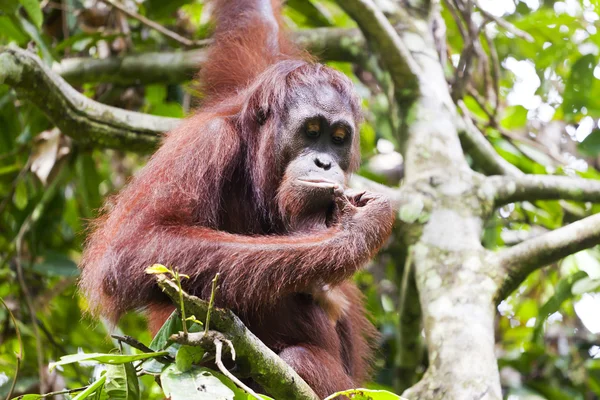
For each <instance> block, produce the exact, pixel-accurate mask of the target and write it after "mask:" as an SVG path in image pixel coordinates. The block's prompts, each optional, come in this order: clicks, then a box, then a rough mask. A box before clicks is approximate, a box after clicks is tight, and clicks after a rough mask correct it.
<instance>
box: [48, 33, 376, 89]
mask: <svg viewBox="0 0 600 400" xmlns="http://www.w3.org/2000/svg"><path fill="white" fill-rule="evenodd" d="M292 36H293V38H294V40H295V41H296V43H298V45H299V46H301V47H303V48H306V49H307V50H308V51H309V52H310V53H311V54H315V55H317V56H318V57H320V58H321V59H322V60H324V61H343V62H358V61H360V57H362V55H363V54H364V47H365V38H364V37H363V35H362V34H361V32H360V30H358V29H343V28H317V29H307V30H302V31H297V32H294V33H293V35H292ZM206 56H207V54H206V50H205V49H194V50H188V51H171V52H152V53H139V54H131V55H126V56H124V57H108V58H103V59H95V58H87V57H74V58H67V59H64V60H62V61H61V62H60V63H57V64H54V65H53V66H52V69H53V70H54V71H55V72H56V73H58V74H59V75H61V76H62V77H63V78H64V79H65V80H67V81H68V82H70V83H72V84H81V83H94V82H108V83H117V84H120V85H130V84H149V83H163V84H164V83H179V82H184V81H188V80H190V79H192V78H193V77H194V75H195V74H196V73H197V72H198V69H199V68H201V66H202V64H203V63H204V62H205V61H206Z"/></svg>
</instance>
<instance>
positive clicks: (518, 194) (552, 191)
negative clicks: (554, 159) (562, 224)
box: [487, 175, 600, 206]
mask: <svg viewBox="0 0 600 400" xmlns="http://www.w3.org/2000/svg"><path fill="white" fill-rule="evenodd" d="M487 181H488V183H489V184H490V185H492V187H493V188H494V190H495V205H496V206H502V205H505V204H508V203H514V202H517V201H536V200H558V199H562V200H574V201H591V202H595V203H597V202H600V181H597V180H592V179H581V178H572V177H569V176H552V175H523V176H517V177H506V176H492V177H489V178H487Z"/></svg>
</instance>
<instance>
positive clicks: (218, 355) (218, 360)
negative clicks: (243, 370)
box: [215, 339, 262, 400]
mask: <svg viewBox="0 0 600 400" xmlns="http://www.w3.org/2000/svg"><path fill="white" fill-rule="evenodd" d="M229 346H230V347H231V348H233V345H232V344H231V342H229ZM215 350H216V351H215V353H216V355H215V363H216V364H217V367H218V368H219V371H221V373H222V374H223V375H225V376H226V377H228V378H229V379H231V380H232V381H233V383H235V384H236V385H238V386H239V387H241V388H242V389H244V390H245V391H246V392H247V393H248V394H249V395H250V396H252V397H254V398H255V399H257V400H262V399H261V398H260V397H259V396H258V394H256V392H255V391H254V390H252V389H250V388H249V387H248V386H246V385H245V384H244V383H243V382H242V381H240V380H239V379H238V378H237V377H236V376H235V375H233V374H232V373H231V372H229V370H228V369H227V368H225V365H223V360H222V359H221V353H222V350H223V342H221V341H220V340H219V339H215ZM232 354H235V353H232ZM234 359H235V356H234Z"/></svg>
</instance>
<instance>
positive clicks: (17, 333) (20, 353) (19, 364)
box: [0, 297, 23, 400]
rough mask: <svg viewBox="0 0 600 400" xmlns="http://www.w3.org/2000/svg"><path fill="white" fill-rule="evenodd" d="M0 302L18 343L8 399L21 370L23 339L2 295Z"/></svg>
mask: <svg viewBox="0 0 600 400" xmlns="http://www.w3.org/2000/svg"><path fill="white" fill-rule="evenodd" d="M0 303H2V305H3V306H4V308H6V311H7V312H8V317H9V318H10V319H11V320H12V323H13V325H14V327H15V332H16V335H17V343H19V351H18V352H17V353H16V354H15V356H16V357H17V361H16V364H17V365H16V368H15V376H13V380H12V383H11V384H10V388H9V389H8V393H7V394H6V400H9V399H10V398H11V397H12V393H13V391H14V390H15V385H16V384H17V378H18V376H19V371H20V370H21V361H22V360H23V340H22V339H21V331H20V330H19V325H18V324H17V319H16V318H15V316H14V314H13V313H12V311H11V310H10V308H8V305H7V304H6V303H5V302H4V300H2V297H0Z"/></svg>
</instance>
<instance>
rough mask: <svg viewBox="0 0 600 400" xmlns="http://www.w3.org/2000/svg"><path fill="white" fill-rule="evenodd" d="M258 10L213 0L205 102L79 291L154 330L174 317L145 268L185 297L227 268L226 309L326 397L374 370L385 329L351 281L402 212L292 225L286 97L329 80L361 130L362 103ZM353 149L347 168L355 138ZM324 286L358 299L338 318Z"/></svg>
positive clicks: (112, 213) (91, 262) (97, 248)
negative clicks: (280, 132)
mask: <svg viewBox="0 0 600 400" xmlns="http://www.w3.org/2000/svg"><path fill="white" fill-rule="evenodd" d="M254 3H256V5H255V4H254ZM259 3H260V1H254V2H251V1H241V0H238V1H233V0H221V1H217V2H216V14H217V22H218V29H217V31H216V33H215V37H216V39H215V42H216V43H215V46H214V50H213V51H212V52H211V55H210V57H209V58H210V60H209V63H208V65H206V66H205V68H204V69H203V71H202V79H203V81H204V82H207V84H206V85H205V92H206V95H207V97H206V99H205V105H204V106H203V108H202V109H200V110H199V111H197V112H196V113H195V114H194V115H193V116H191V117H189V118H187V119H186V120H185V121H183V122H182V123H181V124H180V126H179V127H178V128H177V129H175V130H174V131H172V132H170V133H168V134H167V135H166V137H165V139H164V141H163V144H162V146H161V147H160V149H159V150H158V151H157V152H156V153H155V154H154V156H153V157H152V158H151V160H150V161H149V162H148V165H147V166H146V167H145V168H144V169H143V170H142V171H141V172H140V173H139V174H138V175H136V176H135V178H134V179H133V180H132V181H131V182H130V184H129V185H128V186H127V187H126V188H125V189H124V190H122V191H121V193H120V194H118V195H117V196H116V197H114V198H113V199H112V200H111V201H110V202H109V203H108V204H107V206H106V207H105V213H104V214H103V216H101V217H100V218H99V219H98V220H97V221H96V224H95V227H94V230H93V232H92V233H91V235H90V236H89V239H88V242H87V246H86V250H85V252H84V256H83V260H82V268H83V271H82V278H81V288H82V290H83V292H84V293H85V294H86V296H87V297H88V299H89V303H90V306H91V308H92V309H93V310H94V311H98V312H101V313H102V314H103V315H105V316H106V317H108V318H109V319H110V320H111V321H113V322H116V321H117V320H118V319H119V317H120V316H121V315H122V314H123V313H124V312H126V311H128V310H131V309H138V308H143V307H147V308H148V309H149V311H150V315H149V321H150V326H151V329H152V330H153V331H154V332H156V330H157V329H158V328H159V327H160V325H161V324H162V323H163V322H164V320H165V319H166V317H167V316H168V314H169V313H170V312H171V310H172V309H173V308H172V306H171V305H170V303H169V302H168V300H167V299H166V298H165V296H164V295H163V294H162V293H161V291H160V290H159V289H158V288H157V286H156V284H155V281H154V277H152V276H150V275H146V274H145V273H144V270H145V268H146V267H148V266H149V265H152V264H154V263H162V264H165V265H169V266H172V267H175V268H177V269H178V270H179V271H180V272H181V273H184V274H188V275H189V276H190V277H191V278H190V279H189V280H186V281H184V284H185V289H186V290H187V291H189V292H191V293H193V294H195V295H198V296H200V297H202V298H205V299H206V298H207V297H208V295H209V294H210V283H211V280H212V278H213V277H214V275H215V273H216V272H220V274H221V288H220V290H219V292H218V296H217V303H218V305H220V306H223V307H228V308H231V309H233V310H234V311H235V312H236V313H237V314H238V315H239V316H240V318H241V319H242V320H243V321H244V323H245V324H246V325H247V326H248V327H249V328H250V329H251V330H252V331H253V332H254V333H255V334H256V335H257V336H258V337H259V338H260V339H261V340H263V341H264V342H265V343H266V344H267V345H268V346H269V347H271V348H272V349H273V350H275V351H276V352H279V353H280V355H281V356H282V358H283V359H284V360H286V361H287V362H288V363H289V364H290V365H292V366H293V367H294V368H295V369H296V370H297V372H298V373H299V374H300V375H301V376H302V377H303V378H305V379H306V380H307V381H308V383H309V384H310V385H311V386H312V387H313V388H314V389H315V391H316V392H317V393H318V394H319V395H321V396H325V395H327V394H329V393H331V392H333V391H335V390H341V389H347V388H349V387H353V386H356V385H358V384H359V383H360V382H361V381H362V380H363V379H364V378H365V377H366V374H367V372H368V360H369V357H370V355H371V350H370V347H369V341H370V340H371V339H373V338H374V336H375V331H374V328H373V327H372V326H371V324H370V323H369V322H368V320H367V319H366V318H365V315H364V314H365V313H364V309H363V306H362V300H361V296H360V293H359V291H358V289H357V288H356V286H355V285H354V284H353V283H351V282H350V281H348V279H349V278H350V277H351V276H352V274H353V273H354V272H355V271H356V270H357V269H359V268H360V267H361V266H362V265H364V263H365V262H367V260H368V259H369V258H370V257H372V256H373V254H374V253H375V252H376V251H377V250H378V248H379V247H380V246H381V244H382V243H383V242H384V240H385V239H386V238H387V236H388V235H389V232H390V230H391V224H392V220H393V213H392V210H391V208H390V205H389V202H388V201H387V200H385V199H382V198H379V197H376V196H375V197H373V199H372V201H371V202H369V203H368V204H367V205H366V206H364V207H354V206H351V205H349V206H348V207H347V209H345V210H344V211H341V212H340V213H341V214H340V215H341V216H340V218H339V221H338V222H337V223H335V224H333V226H330V227H329V228H320V229H318V228H314V229H313V228H311V226H312V225H311V224H304V225H303V224H302V223H298V221H296V223H295V224H294V225H290V224H288V223H287V222H286V219H288V218H290V214H294V213H297V214H298V215H301V210H300V209H299V208H301V206H302V205H301V204H299V202H297V201H294V192H293V191H292V190H291V189H288V186H289V185H287V184H284V185H282V182H284V167H285V165H284V162H283V161H282V160H278V159H276V157H275V151H274V150H273V149H274V146H275V142H274V140H275V137H276V134H277V129H278V126H279V122H280V118H281V116H282V115H283V114H284V112H285V110H286V101H288V96H289V93H290V92H291V91H292V89H293V88H294V87H297V86H305V87H308V88H311V89H314V90H315V91H318V89H319V88H320V87H321V86H322V85H330V86H331V87H333V88H334V89H335V90H337V91H338V92H339V93H340V94H341V95H342V97H343V98H344V99H346V101H347V102H348V104H349V106H350V107H351V108H352V110H353V113H354V114H355V121H356V122H357V123H358V121H359V120H360V108H359V103H358V100H357V98H356V95H355V94H354V92H353V88H352V85H351V83H350V81H349V80H348V79H347V78H346V77H345V76H343V75H342V74H340V73H338V72H336V71H334V70H332V69H329V68H326V67H324V66H322V65H319V64H315V63H313V62H311V61H310V60H307V59H306V58H304V59H303V58H301V57H300V54H301V53H300V52H299V51H298V50H296V49H295V48H294V47H293V46H291V45H290V44H289V42H288V41H287V40H286V39H285V37H284V36H283V35H281V33H280V32H279V33H278V39H277V41H276V43H275V42H273V43H270V42H269V38H270V37H272V36H273V32H275V31H279V28H278V25H276V24H275V23H274V22H273V21H271V20H269V19H268V18H265V17H264V16H263V15H262V14H260V13H259V12H258V11H257V10H258V9H259V6H258V5H259ZM274 8H275V9H278V8H279V7H278V5H277V4H274ZM276 15H278V13H277V14H276ZM265 43H267V45H264V44H265ZM269 43H270V44H269ZM261 44H263V45H261ZM269 47H271V48H269ZM263 123H264V124H263ZM355 137H356V138H358V135H355ZM353 148H354V150H353V157H352V162H351V164H352V165H351V169H355V168H356V167H357V166H358V162H359V152H358V139H356V140H355V141H354V143H353ZM282 204H284V206H282ZM282 207H284V208H285V210H282ZM296 219H297V220H302V217H301V216H298V217H297V218H296ZM300 222H301V221H300ZM300 227H304V228H300ZM323 285H330V286H338V287H339V290H340V292H341V293H343V295H344V296H345V298H346V301H347V303H348V304H349V306H348V307H337V308H336V307H333V308H332V309H335V310H337V311H335V312H336V313H338V314H340V315H341V316H338V317H335V318H334V320H333V321H332V318H331V315H332V313H331V312H329V313H328V312H326V310H328V309H329V308H328V307H327V306H324V305H319V304H318V301H315V299H314V298H313V297H312V296H311V294H313V293H315V290H317V291H318V290H320V288H322V287H323ZM324 298H327V296H325V297H324ZM331 298H335V296H331ZM340 310H342V311H340ZM338 314H336V315H338Z"/></svg>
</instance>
